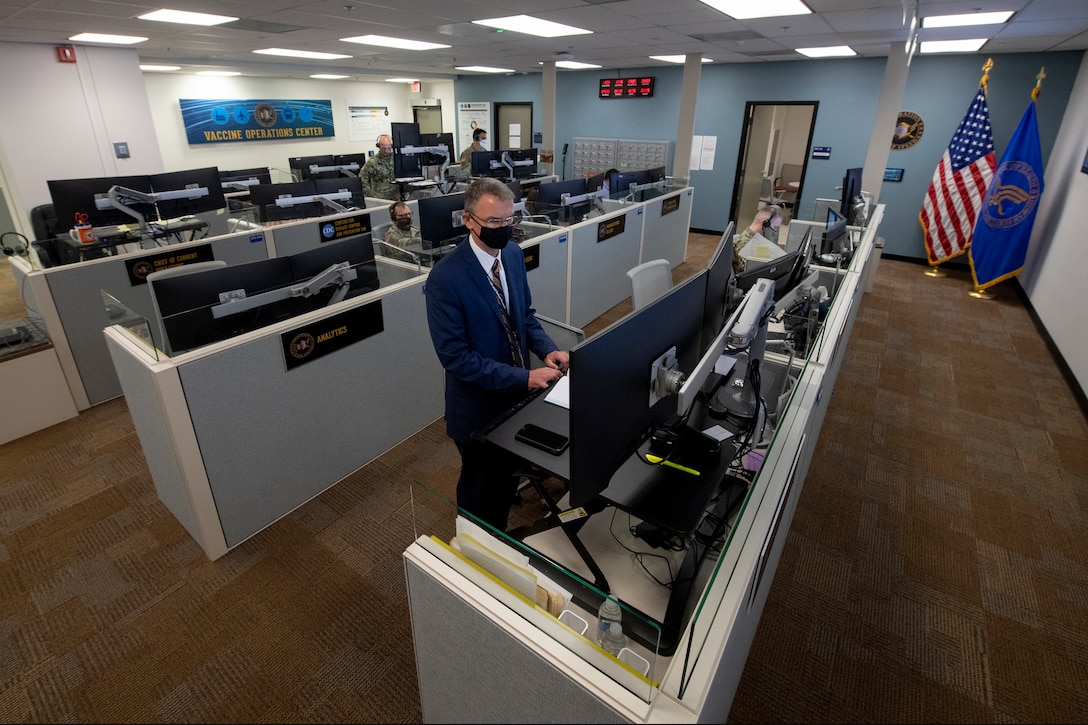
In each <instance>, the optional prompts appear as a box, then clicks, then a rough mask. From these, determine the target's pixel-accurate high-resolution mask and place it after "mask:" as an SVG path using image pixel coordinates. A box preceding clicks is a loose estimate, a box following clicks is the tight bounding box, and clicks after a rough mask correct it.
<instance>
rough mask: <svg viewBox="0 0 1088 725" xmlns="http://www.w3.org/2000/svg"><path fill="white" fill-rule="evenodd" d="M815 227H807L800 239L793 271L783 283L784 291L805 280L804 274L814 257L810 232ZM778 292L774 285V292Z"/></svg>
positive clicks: (813, 243) (813, 245)
mask: <svg viewBox="0 0 1088 725" xmlns="http://www.w3.org/2000/svg"><path fill="white" fill-rule="evenodd" d="M813 229H815V227H811V226H810V227H809V228H808V229H806V230H805V236H803V237H801V243H800V244H799V245H797V258H796V260H795V261H794V264H793V270H792V271H791V272H790V275H789V277H787V278H786V279H785V281H784V282H783V284H784V286H785V291H786V292H789V291H790V290H792V289H793V288H795V287H796V286H797V285H799V284H801V280H803V279H804V278H805V273H806V272H807V271H808V267H809V265H810V264H812V259H813V257H815V256H816V244H815V242H813V241H812V236H813V234H812V230H813ZM777 291H778V286H777V285H775V292H777Z"/></svg>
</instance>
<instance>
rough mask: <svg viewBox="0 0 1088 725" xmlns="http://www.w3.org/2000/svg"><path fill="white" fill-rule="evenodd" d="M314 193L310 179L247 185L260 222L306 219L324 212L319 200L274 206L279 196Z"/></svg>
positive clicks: (309, 194)
mask: <svg viewBox="0 0 1088 725" xmlns="http://www.w3.org/2000/svg"><path fill="white" fill-rule="evenodd" d="M315 193H316V191H315V187H314V183H313V182H312V181H296V182H294V183H290V184H257V185H256V186H251V187H249V200H250V202H252V204H253V206H255V207H257V215H258V216H259V217H260V219H261V221H262V222H279V221H289V220H291V219H307V218H309V217H315V216H321V215H322V214H324V213H325V211H324V206H322V204H321V202H307V203H302V204H294V205H291V206H283V207H280V206H276V199H279V198H281V197H288V196H290V197H299V196H313V195H314V194H315Z"/></svg>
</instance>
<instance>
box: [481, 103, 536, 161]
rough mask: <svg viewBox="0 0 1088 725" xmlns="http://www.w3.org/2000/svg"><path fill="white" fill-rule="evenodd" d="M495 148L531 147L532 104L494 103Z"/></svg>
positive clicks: (506, 149)
mask: <svg viewBox="0 0 1088 725" xmlns="http://www.w3.org/2000/svg"><path fill="white" fill-rule="evenodd" d="M494 138H495V140H496V141H495V145H494V146H492V147H491V148H493V149H496V150H503V151H508V150H513V149H529V148H532V147H533V104H532V103H496V104H495V134H494Z"/></svg>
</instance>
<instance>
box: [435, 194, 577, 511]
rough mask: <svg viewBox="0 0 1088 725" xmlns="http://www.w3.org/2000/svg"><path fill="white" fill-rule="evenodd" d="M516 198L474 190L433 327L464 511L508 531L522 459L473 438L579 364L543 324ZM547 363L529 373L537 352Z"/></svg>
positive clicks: (448, 261) (438, 282)
mask: <svg viewBox="0 0 1088 725" xmlns="http://www.w3.org/2000/svg"><path fill="white" fill-rule="evenodd" d="M513 213H514V195H513V193H512V192H511V191H510V189H509V188H507V186H506V184H504V183H502V182H501V181H499V180H498V179H491V178H484V179H478V180H476V181H474V182H473V183H472V185H471V186H469V188H468V190H467V191H466V192H465V213H464V223H465V227H466V228H468V230H469V234H468V236H467V237H465V239H464V240H463V241H462V242H461V243H460V244H458V245H457V247H456V248H455V249H454V251H453V252H451V253H450V254H448V255H447V256H445V257H443V258H442V259H441V260H440V261H439V262H438V263H437V264H436V265H435V266H434V268H433V269H432V270H431V273H430V276H429V278H428V279H427V284H426V288H425V289H426V295H427V324H428V325H429V327H430V331H431V341H432V342H433V343H434V349H435V352H436V353H437V354H438V359H439V361H441V363H442V367H443V368H445V370H446V433H447V434H448V435H449V437H450V438H452V439H453V441H454V442H455V443H456V444H457V450H458V451H460V453H461V475H460V478H458V480H457V505H458V507H459V508H461V509H464V510H466V511H468V512H470V513H472V514H473V515H474V516H476V517H478V518H479V519H481V520H483V521H484V522H486V523H488V524H490V525H491V526H493V527H495V528H496V529H498V530H499V531H505V530H506V520H507V516H508V515H509V513H510V505H511V503H512V502H513V500H514V494H515V493H516V490H517V481H515V480H514V477H513V474H514V471H515V470H516V468H517V466H518V463H519V460H518V459H517V457H515V456H513V455H512V454H509V453H507V452H505V451H502V450H499V449H498V448H494V447H490V446H487V445H486V444H484V443H483V442H482V441H477V440H474V439H473V433H474V432H475V431H476V430H477V429H479V428H480V427H482V426H484V425H486V424H487V423H489V422H491V421H493V420H494V419H495V418H496V417H497V416H498V415H499V414H500V413H502V412H503V411H505V410H507V409H508V408H510V407H511V406H512V405H514V404H515V403H516V402H517V401H518V400H520V399H521V398H523V397H525V395H527V394H528V392H529V391H530V390H534V389H541V388H546V387H548V385H549V384H551V383H552V382H554V381H556V380H558V379H559V378H560V377H562V375H563V374H564V372H565V371H566V369H567V366H568V364H569V362H570V358H569V356H568V355H567V353H566V352H564V351H562V350H559V349H558V348H557V346H556V344H555V343H554V342H552V340H551V338H549V337H548V335H547V333H545V332H544V329H543V328H542V327H541V326H540V322H539V321H538V320H537V319H536V313H535V311H534V310H533V305H532V297H531V295H530V293H529V283H528V280H527V279H526V276H525V259H524V257H523V256H522V252H521V247H519V246H518V245H516V244H509V242H510V239H511V236H512V231H513V229H512V225H513ZM530 351H532V352H533V353H535V354H536V356H537V357H539V358H540V359H541V360H543V361H544V363H545V364H544V367H539V368H536V369H533V370H530V369H529V368H528V363H529V352H530Z"/></svg>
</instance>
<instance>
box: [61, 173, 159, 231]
mask: <svg viewBox="0 0 1088 725" xmlns="http://www.w3.org/2000/svg"><path fill="white" fill-rule="evenodd" d="M46 184H47V185H48V187H49V196H50V197H51V198H52V200H53V210H54V211H55V212H56V215H57V228H58V229H62V230H64V232H65V233H67V230H68V229H71V228H72V227H73V226H75V224H76V214H86V215H87V221H88V222H89V223H90V224H91V225H93V226H96V227H100V226H113V225H118V224H133V223H135V222H136V219H135V217H133V216H131V215H129V214H126V213H125V212H123V211H121V210H120V209H116V208H114V207H112V206H107V208H105V209H100V208H99V207H98V204H97V200H98V199H106V198H108V193H109V190H110V189H111V188H112V187H114V186H122V187H125V188H128V189H133V190H135V191H142V192H145V193H149V194H150V193H151V192H152V191H153V189H152V188H151V177H149V176H147V175H146V174H145V175H140V176H107V177H98V178H90V179H60V180H56V181H47V182H46ZM126 203H127V204H128V205H129V206H132V207H133V208H134V209H136V211H138V212H140V213H141V214H142V215H143V216H144V219H152V220H153V219H155V218H156V216H157V214H156V211H155V205H154V204H150V203H135V202H126Z"/></svg>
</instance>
